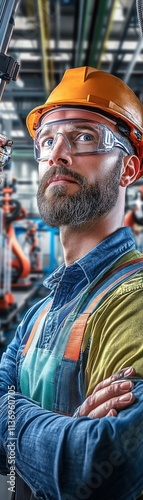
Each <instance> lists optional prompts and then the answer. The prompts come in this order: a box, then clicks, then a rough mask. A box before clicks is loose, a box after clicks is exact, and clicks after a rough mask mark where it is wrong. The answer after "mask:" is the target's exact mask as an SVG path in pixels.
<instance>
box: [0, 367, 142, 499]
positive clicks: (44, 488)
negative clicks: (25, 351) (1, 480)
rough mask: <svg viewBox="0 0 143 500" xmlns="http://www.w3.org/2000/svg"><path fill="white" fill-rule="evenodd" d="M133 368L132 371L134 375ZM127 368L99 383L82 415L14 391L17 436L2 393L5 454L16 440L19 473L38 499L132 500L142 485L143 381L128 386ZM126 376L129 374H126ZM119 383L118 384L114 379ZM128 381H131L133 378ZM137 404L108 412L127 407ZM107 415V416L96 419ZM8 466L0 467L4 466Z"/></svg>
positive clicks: (0, 403)
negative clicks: (54, 409)
mask: <svg viewBox="0 0 143 500" xmlns="http://www.w3.org/2000/svg"><path fill="white" fill-rule="evenodd" d="M134 374H135V372H134V370H133V369H131V372H130V375H132V376H133V375H134ZM125 375H126V374H125V371H122V372H119V373H118V374H115V375H113V376H112V377H110V378H109V379H107V380H106V381H104V382H102V383H100V384H99V385H98V386H97V387H96V388H95V390H94V392H93V394H92V395H91V396H89V398H87V400H86V401H85V403H83V405H82V406H81V407H80V414H81V415H83V414H84V415H85V414H87V415H89V416H92V417H96V418H89V416H83V418H72V417H64V416H61V415H58V414H55V413H52V412H49V411H47V410H43V409H41V408H40V407H39V406H38V405H36V404H35V403H34V402H33V401H31V400H29V399H28V398H26V397H24V396H23V395H22V394H19V393H15V396H14V401H15V414H16V428H15V439H12V438H11V436H10V429H9V426H8V399H7V395H6V394H5V395H3V396H1V399H0V405H1V432H0V438H1V447H0V451H1V455H0V461H1V464H3V459H4V457H7V464H8V459H9V453H10V447H11V446H12V445H13V443H14V447H15V465H16V471H17V472H18V473H19V474H20V475H21V477H22V478H23V479H24V480H25V481H26V482H27V484H28V485H29V486H30V488H31V489H32V491H33V493H34V495H35V496H36V498H41V499H42V498H43V499H47V500H48V499H51V500H82V499H84V498H85V499H90V500H93V499H95V495H96V498H97V500H98V499H100V500H104V499H105V498H107V491H108V498H114V499H116V500H132V499H136V498H137V496H139V494H140V492H141V490H142V489H143V461H142V457H143V381H139V382H138V383H137V384H136V385H135V388H134V389H133V393H131V392H130V391H131V389H132V386H131V385H130V386H129V387H127V385H126V388H125V387H124V391H125V392H124V393H125V394H126V395H127V396H129V395H130V394H132V397H131V400H130V401H128V402H126V403H125V401H123V399H120V401H119V398H120V396H121V395H123V386H122V383H121V382H120V381H119V382H116V381H117V380H120V379H121V378H122V377H124V376H125ZM126 376H127V375H126ZM113 382H115V383H113ZM129 384H130V382H129ZM132 402H134V404H133V406H131V407H129V408H128V409H126V410H122V411H121V412H119V414H118V416H117V418H115V417H114V416H110V413H109V412H111V414H112V411H113V414H114V411H115V412H117V410H118V409H119V408H124V405H125V404H126V405H127V404H129V405H130V404H131V403H132ZM102 413H103V415H108V417H107V418H106V417H103V418H100V419H99V418H97V417H99V414H100V416H102ZM3 467H4V465H1V470H3V472H4V470H5V472H6V469H3Z"/></svg>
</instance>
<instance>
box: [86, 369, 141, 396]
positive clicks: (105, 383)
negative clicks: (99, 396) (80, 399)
mask: <svg viewBox="0 0 143 500" xmlns="http://www.w3.org/2000/svg"><path fill="white" fill-rule="evenodd" d="M134 375H136V370H135V368H133V366H128V367H126V368H123V369H122V370H120V371H119V372H116V373H114V374H113V375H111V377H108V378H106V379H105V380H102V382H99V384H97V385H96V387H95V389H94V391H93V392H97V391H99V389H103V387H107V386H108V385H109V384H111V383H112V382H114V381H116V380H120V379H122V378H123V377H133V376H134Z"/></svg>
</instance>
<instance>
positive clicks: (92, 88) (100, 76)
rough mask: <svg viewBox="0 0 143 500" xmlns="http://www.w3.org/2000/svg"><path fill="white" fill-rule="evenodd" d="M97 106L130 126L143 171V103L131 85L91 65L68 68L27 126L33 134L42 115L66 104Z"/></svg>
mask: <svg viewBox="0 0 143 500" xmlns="http://www.w3.org/2000/svg"><path fill="white" fill-rule="evenodd" d="M68 105H69V106H75V107H78V108H80V107H81V108H82V107H88V109H89V108H92V109H93V108H95V111H98V110H100V111H102V112H103V114H105V116H106V115H107V116H109V115H113V116H114V117H116V118H117V122H118V120H121V121H122V122H125V123H126V124H127V125H128V127H129V135H128V137H129V139H130V141H131V142H132V143H133V144H134V146H135V148H136V151H137V154H138V157H139V158H140V165H141V167H140V173H139V175H138V177H140V176H141V175H143V165H142V163H143V105H142V104H141V102H140V101H139V99H138V97H137V96H136V95H135V94H134V92H133V91H132V90H131V88H130V87H129V86H128V85H127V84H126V83H124V82H123V81H122V80H120V79H119V78H117V77H116V76H113V75H111V74H108V73H106V72H104V71H100V70H98V69H96V68H92V67H90V66H84V67H79V68H72V69H68V70H66V71H65V73H64V75H63V78H62V80H61V82H60V83H59V85H57V87H55V89H54V90H53V91H52V92H51V94H50V95H49V97H48V99H47V101H46V102H45V104H42V105H41V106H38V107H37V108H35V109H33V110H32V111H31V112H30V113H29V115H28V116H27V127H28V130H29V133H30V135H31V136H32V137H34V135H35V131H36V129H37V127H38V126H39V120H40V119H41V117H42V115H43V114H45V113H47V112H48V111H51V110H53V109H56V108H58V107H61V106H62V107H63V106H68Z"/></svg>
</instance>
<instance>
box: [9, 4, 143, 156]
mask: <svg viewBox="0 0 143 500" xmlns="http://www.w3.org/2000/svg"><path fill="white" fill-rule="evenodd" d="M4 1H5V0H1V2H4ZM11 2H12V0H6V5H7V6H8V3H9V8H10V5H11ZM8 55H10V56H12V57H13V58H14V59H15V60H17V61H19V63H20V73H19V77H18V79H17V81H16V82H15V81H11V82H10V83H9V84H7V85H6V88H5V91H4V94H3V97H2V101H1V103H0V111H1V117H0V124H1V131H2V132H3V133H4V132H5V133H6V134H7V135H8V137H11V138H12V139H13V141H14V158H15V159H16V160H17V161H20V160H21V158H22V156H24V158H26V159H27V162H29V161H30V159H31V158H32V156H33V144H32V140H31V138H30V137H29V134H28V132H27V129H26V126H25V120H26V116H27V114H28V112H29V111H30V110H31V109H32V108H33V107H35V106H37V105H39V104H41V103H42V102H44V101H45V100H46V98H47V96H48V94H49V93H50V91H51V90H52V89H53V87H54V86H55V85H56V84H58V83H59V81H60V79H61V77H62V75H63V73H64V71H65V70H66V69H67V68H70V67H76V66H81V65H90V66H96V67H97V68H99V69H102V70H104V71H107V72H111V73H113V74H114V75H116V76H118V77H119V78H121V79H122V80H124V81H125V82H126V83H128V85H130V87H131V88H132V89H133V90H134V91H135V92H136V94H137V95H138V97H139V98H140V99H141V101H142V102H143V39H142V37H141V33H140V29H139V24H138V18H137V10H136V0H20V2H19V5H18V8H17V11H16V15H15V27H14V30H13V34H12V38H11V41H10V44H9V49H8Z"/></svg>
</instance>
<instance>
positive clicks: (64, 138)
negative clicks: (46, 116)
mask: <svg viewBox="0 0 143 500" xmlns="http://www.w3.org/2000/svg"><path fill="white" fill-rule="evenodd" d="M114 147H118V148H121V149H122V150H123V151H125V152H126V153H127V154H130V153H129V150H128V148H127V147H126V146H125V145H124V144H123V142H122V140H120V139H118V138H117V137H116V136H115V134H114V133H113V132H112V130H110V129H109V128H108V127H107V126H106V125H103V124H102V123H98V122H95V121H92V120H88V121H87V120H84V119H77V118H75V119H72V120H69V119H65V120H56V121H52V122H47V123H45V124H43V125H42V126H41V127H40V128H39V129H38V130H37V132H36V134H35V138H34V152H35V158H36V161H38V162H40V161H44V160H49V159H50V157H51V154H52V152H53V150H54V149H56V148H59V149H60V150H61V152H62V151H63V154H64V153H66V152H67V153H68V154H69V153H70V154H71V155H73V156H77V155H91V154H102V153H108V152H110V151H112V150H113V148H114Z"/></svg>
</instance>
